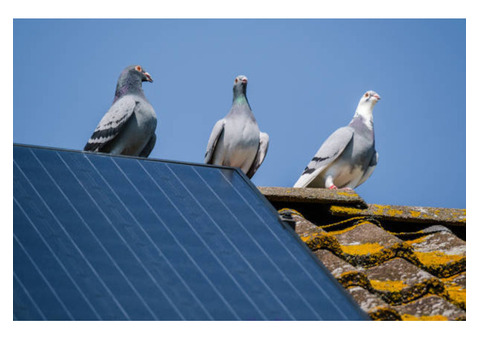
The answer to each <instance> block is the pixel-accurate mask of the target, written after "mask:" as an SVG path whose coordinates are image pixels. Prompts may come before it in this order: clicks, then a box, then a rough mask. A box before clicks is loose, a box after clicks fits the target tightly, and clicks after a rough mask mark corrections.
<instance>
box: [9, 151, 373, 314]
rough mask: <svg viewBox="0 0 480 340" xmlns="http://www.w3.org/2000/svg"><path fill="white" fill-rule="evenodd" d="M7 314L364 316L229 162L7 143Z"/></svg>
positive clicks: (315, 258) (302, 243)
mask: <svg viewBox="0 0 480 340" xmlns="http://www.w3.org/2000/svg"><path fill="white" fill-rule="evenodd" d="M13 163H14V164H13V179H14V187H13V199H14V204H13V206H14V209H13V218H14V225H13V238H14V240H13V241H14V242H13V244H14V245H13V318H14V320H69V319H71V320H125V319H127V320H364V319H367V318H368V317H367V315H366V313H364V312H363V311H362V309H361V308H360V307H359V306H358V305H357V303H355V301H354V300H353V299H352V297H351V296H350V295H349V294H348V293H346V291H345V290H344V288H342V286H341V285H340V284H339V283H338V282H337V280H336V279H335V278H334V277H333V276H332V275H331V274H330V272H329V271H328V270H326V269H325V267H324V266H323V265H322V264H321V263H320V261H319V260H318V259H317V257H316V256H314V255H313V254H312V252H311V251H310V250H309V249H308V248H307V246H306V245H305V244H304V242H302V241H301V239H300V238H299V237H298V236H297V235H296V234H295V232H294V231H293V230H292V229H291V228H290V226H289V225H288V224H286V223H284V222H282V220H281V219H280V218H279V215H278V214H277V212H276V210H275V209H274V208H273V207H272V206H271V204H270V203H269V202H268V201H267V200H266V199H265V198H264V197H263V196H262V195H261V194H260V192H259V191H258V190H257V189H256V188H255V186H254V185H253V184H252V183H251V182H250V181H249V180H248V178H247V177H246V176H245V175H244V174H243V173H242V172H241V171H239V170H238V169H234V168H225V167H215V166H205V165H200V164H186V163H179V162H167V161H159V160H152V159H141V158H134V157H122V156H116V157H114V156H110V155H105V154H94V153H86V152H77V151H69V150H60V149H47V148H40V147H33V146H22V145H14V150H13Z"/></svg>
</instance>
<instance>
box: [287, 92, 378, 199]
mask: <svg viewBox="0 0 480 340" xmlns="http://www.w3.org/2000/svg"><path fill="white" fill-rule="evenodd" d="M379 100H380V96H379V95H378V94H377V93H376V92H374V91H367V92H366V93H365V94H364V95H363V96H362V98H361V99H360V101H359V103H358V106H357V109H356V111H355V115H354V116H353V119H352V121H351V122H350V124H348V126H344V127H341V128H339V129H338V130H336V131H335V132H334V133H332V134H331V135H330V136H329V137H328V138H327V140H326V141H325V142H324V143H323V144H322V146H321V147H320V149H319V150H318V151H317V153H316V154H315V156H314V157H313V158H312V160H311V161H310V163H308V165H307V167H306V168H305V170H304V171H303V173H302V175H301V176H300V178H299V179H298V180H297V182H296V183H295V184H294V187H295V188H306V187H309V188H329V189H337V188H345V189H347V190H353V189H354V188H356V187H358V186H359V185H360V184H362V183H363V182H365V181H366V180H367V179H368V178H369V177H370V175H371V174H372V172H373V170H374V169H375V167H376V166H377V162H378V153H377V152H376V150H375V134H374V131H373V115H372V112H373V107H374V106H375V104H376V103H377V102H378V101H379Z"/></svg>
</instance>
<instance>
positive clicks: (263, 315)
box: [138, 162, 266, 320]
mask: <svg viewBox="0 0 480 340" xmlns="http://www.w3.org/2000/svg"><path fill="white" fill-rule="evenodd" d="M138 164H139V165H140V167H141V168H142V169H143V171H145V174H147V176H149V178H150V179H151V180H152V182H153V183H155V185H156V187H157V188H158V189H159V190H160V191H161V192H162V193H163V195H164V196H165V197H166V198H167V199H168V201H169V202H170V203H171V204H172V206H173V207H174V208H175V210H176V211H177V212H178V213H179V215H180V216H182V218H183V219H184V220H185V222H186V223H187V224H188V225H189V227H190V229H191V232H192V233H194V234H195V235H196V236H197V237H198V238H199V239H200V240H201V241H202V244H203V245H204V246H205V248H206V249H208V251H209V252H210V253H212V255H213V256H214V257H215V259H216V260H217V262H218V263H219V264H220V266H221V267H222V269H223V270H224V271H225V272H226V273H227V274H228V275H229V277H230V278H231V279H232V281H233V282H234V283H235V285H236V286H237V287H238V289H239V290H240V291H241V292H242V293H243V295H244V296H245V298H246V299H247V300H248V302H249V303H250V304H251V306H253V307H254V309H255V310H256V311H257V313H258V314H259V315H260V317H261V318H262V319H264V320H266V316H265V314H264V313H263V312H262V310H261V309H260V308H259V306H258V305H257V303H255V301H254V300H253V299H252V298H251V297H250V296H249V295H248V294H247V293H246V291H245V290H244V288H243V287H242V285H241V284H239V282H238V281H237V279H236V277H235V276H234V275H233V274H232V273H231V269H230V268H228V266H226V265H224V263H223V261H222V260H221V259H220V258H219V257H218V256H217V255H216V254H215V252H214V250H213V249H212V247H210V246H209V245H208V244H207V243H206V242H205V240H204V239H203V237H202V236H201V235H200V233H199V232H198V231H197V228H195V227H194V226H193V225H192V223H191V222H190V220H189V219H188V218H187V217H186V216H185V215H184V214H183V213H182V211H181V209H180V208H179V207H178V206H177V205H176V204H175V203H174V202H173V200H172V199H171V197H170V196H169V195H167V194H166V192H165V191H164V190H163V189H162V187H161V186H160V185H159V183H158V182H157V181H156V180H155V179H154V178H153V177H152V175H151V174H150V173H149V172H148V171H147V170H146V169H145V167H144V166H143V165H142V163H141V162H139V163H138ZM166 167H167V168H168V169H169V170H170V171H171V169H170V167H169V166H168V165H166ZM172 174H173V175H174V176H175V174H174V173H173V172H172ZM175 177H176V176H175ZM176 178H177V180H178V177H176ZM180 183H181V182H180ZM190 194H191V193H190ZM192 197H193V196H192ZM204 213H206V214H208V213H207V212H206V211H204ZM217 227H218V226H217ZM227 241H228V240H227ZM235 255H238V256H241V254H240V253H238V252H237V254H235Z"/></svg>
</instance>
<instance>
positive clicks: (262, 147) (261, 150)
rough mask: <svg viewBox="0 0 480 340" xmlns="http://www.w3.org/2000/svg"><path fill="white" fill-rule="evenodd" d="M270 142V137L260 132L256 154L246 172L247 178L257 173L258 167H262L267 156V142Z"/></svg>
mask: <svg viewBox="0 0 480 340" xmlns="http://www.w3.org/2000/svg"><path fill="white" fill-rule="evenodd" d="M269 141H270V137H269V136H268V134H266V133H265V132H260V143H259V145H258V150H257V154H256V155H255V159H254V160H253V163H252V166H251V167H250V170H248V172H247V176H248V178H252V177H253V175H254V174H255V172H257V170H258V168H259V167H260V165H262V163H263V160H264V159H265V156H266V155H267V151H268V142H269Z"/></svg>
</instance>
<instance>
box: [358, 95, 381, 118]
mask: <svg viewBox="0 0 480 340" xmlns="http://www.w3.org/2000/svg"><path fill="white" fill-rule="evenodd" d="M379 100H380V96H379V95H378V93H376V92H375V91H367V92H365V93H364V94H363V96H362V98H360V101H359V102H358V106H357V111H358V112H359V113H360V112H366V111H368V112H372V110H373V107H374V106H375V104H376V103H377V102H378V101H379Z"/></svg>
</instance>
